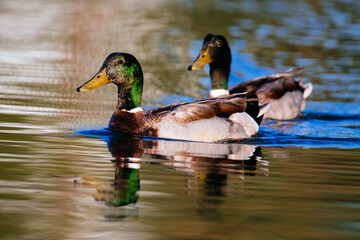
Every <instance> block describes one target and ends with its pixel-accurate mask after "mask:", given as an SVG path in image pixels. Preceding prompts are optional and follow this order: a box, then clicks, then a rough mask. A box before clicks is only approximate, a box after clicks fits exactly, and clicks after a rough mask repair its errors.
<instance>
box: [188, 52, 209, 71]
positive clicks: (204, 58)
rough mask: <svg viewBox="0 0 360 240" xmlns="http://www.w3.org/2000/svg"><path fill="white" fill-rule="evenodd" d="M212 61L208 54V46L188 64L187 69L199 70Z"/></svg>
mask: <svg viewBox="0 0 360 240" xmlns="http://www.w3.org/2000/svg"><path fill="white" fill-rule="evenodd" d="M212 61H213V59H212V58H211V56H210V52H209V48H207V49H206V50H203V51H200V55H199V56H198V57H197V58H196V59H195V60H194V61H193V62H192V63H191V64H190V65H189V66H187V70H189V71H191V70H200V69H202V68H203V67H205V66H206V64H209V63H211V62H212Z"/></svg>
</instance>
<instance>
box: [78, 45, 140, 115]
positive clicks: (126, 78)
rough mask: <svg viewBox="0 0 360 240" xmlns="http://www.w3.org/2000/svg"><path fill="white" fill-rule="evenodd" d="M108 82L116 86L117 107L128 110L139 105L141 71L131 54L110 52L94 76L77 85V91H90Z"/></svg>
mask: <svg viewBox="0 0 360 240" xmlns="http://www.w3.org/2000/svg"><path fill="white" fill-rule="evenodd" d="M108 83H114V84H115V85H117V86H118V92H119V104H118V108H120V109H127V110H130V109H133V108H136V107H140V106H141V96H142V90H143V73H142V69H141V66H140V63H139V62H138V61H137V59H136V58H135V57H134V56H133V55H131V54H129V53H119V52H115V53H111V54H110V55H109V56H108V57H107V58H106V59H105V61H104V63H103V65H102V67H101V68H100V70H99V71H98V72H97V73H96V74H95V76H94V77H92V78H91V79H90V80H89V81H87V82H85V83H84V84H83V85H81V86H80V87H78V88H77V91H78V92H81V91H90V90H93V89H95V88H98V87H101V86H103V85H105V84H108Z"/></svg>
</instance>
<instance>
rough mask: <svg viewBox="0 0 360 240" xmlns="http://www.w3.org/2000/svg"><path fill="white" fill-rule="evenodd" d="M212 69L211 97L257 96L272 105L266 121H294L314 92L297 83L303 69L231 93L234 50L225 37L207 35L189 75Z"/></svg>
mask: <svg viewBox="0 0 360 240" xmlns="http://www.w3.org/2000/svg"><path fill="white" fill-rule="evenodd" d="M207 64H209V65H210V78H211V91H210V94H209V97H219V96H226V95H228V94H234V93H241V92H248V93H255V94H256V95H257V96H258V98H259V99H261V100H264V101H269V102H271V108H270V109H269V111H267V112H266V114H265V115H264V118H272V119H278V120H288V119H293V118H295V117H296V116H298V115H299V114H300V113H301V112H302V111H303V110H304V108H305V99H306V98H307V97H308V96H309V95H310V94H311V92H312V84H311V83H307V84H303V82H302V80H300V81H296V80H295V79H294V77H293V73H295V72H298V71H300V70H302V69H301V68H295V69H290V70H288V71H286V72H282V73H277V74H273V75H269V76H263V77H258V78H255V79H251V80H248V81H246V82H243V83H238V84H236V85H235V86H232V87H231V88H229V89H228V79H229V75H230V65H231V50H230V47H229V44H228V42H227V40H226V38H225V37H224V36H222V35H214V34H208V35H206V37H205V38H204V41H203V45H202V48H201V50H200V54H199V56H198V57H197V58H196V59H195V60H194V61H193V62H192V63H191V64H190V65H188V67H187V69H188V70H189V71H192V70H199V69H202V68H203V67H204V66H206V65H207Z"/></svg>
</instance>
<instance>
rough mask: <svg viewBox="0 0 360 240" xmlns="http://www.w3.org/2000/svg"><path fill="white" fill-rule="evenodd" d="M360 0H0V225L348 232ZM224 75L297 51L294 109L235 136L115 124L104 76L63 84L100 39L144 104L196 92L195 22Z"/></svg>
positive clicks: (81, 230)
mask: <svg viewBox="0 0 360 240" xmlns="http://www.w3.org/2000/svg"><path fill="white" fill-rule="evenodd" d="M359 10H360V3H359V1H356V0H347V1H345V0H343V1H335V0H329V1H311V0H308V1H305V0H299V1H285V0H279V1H268V0H257V1H250V0H244V1H215V0H213V1H200V0H198V1H196V0H193V1H192V0H190V1H165V0H162V1H161V0H155V1H140V0H134V1H115V0H114V1H111V0H110V1H106V2H105V3H103V2H97V1H72V0H66V1H50V2H49V1H42V0H35V1H21V0H16V1H8V0H4V1H1V2H0V29H1V33H2V34H1V35H0V136H1V138H0V142H1V144H0V149H1V151H0V239H60V238H61V239H99V238H100V239H357V238H359V237H360V224H359V216H360V204H359V203H360V188H359V180H360V175H359V173H360V162H359V159H360V157H359V149H360V140H359V133H360V130H359V126H360V104H359V100H360V99H359V96H360V94H359V93H360V81H359V79H360V68H359V64H358V61H359V56H360V45H359V42H360V41H359V40H360V31H359V30H360V22H359V21H360V19H359V17H358V12H359ZM210 32H211V33H219V34H223V35H225V36H226V37H227V38H228V40H229V43H230V46H231V49H232V53H233V64H232V71H231V77H230V83H229V85H230V86H231V85H234V84H235V83H237V82H240V81H244V80H247V79H250V78H252V77H257V76H260V75H266V74H271V73H274V72H277V71H283V70H286V69H287V68H291V67H295V66H305V67H306V68H305V71H303V72H302V73H301V74H300V75H299V78H304V79H305V81H311V82H312V83H313V84H314V91H313V94H312V95H311V96H310V99H309V101H308V103H307V107H306V110H305V111H304V113H303V115H302V116H300V117H298V118H297V119H295V120H291V121H268V122H264V124H263V125H262V126H261V128H260V131H259V134H258V135H257V136H255V137H253V138H251V139H248V140H246V141H242V142H240V143H217V144H215V143H213V144H208V143H194V142H186V141H169V140H164V139H160V140H159V139H152V138H135V137H129V136H121V135H114V134H112V133H110V132H108V131H107V130H104V129H103V128H104V127H106V125H107V123H108V121H109V118H110V116H111V114H112V112H113V110H114V107H115V105H116V89H115V87H114V86H105V87H103V88H100V89H98V90H96V91H92V92H88V93H81V94H79V93H77V92H76V91H75V89H76V87H77V86H78V85H79V84H81V83H83V82H84V81H85V80H87V79H88V78H89V77H91V76H93V74H94V73H95V72H96V71H97V70H98V68H99V67H100V65H101V64H102V61H103V60H104V58H105V57H106V56H107V55H108V54H109V53H110V52H113V51H124V52H130V53H132V54H133V55H135V56H136V57H137V58H138V59H139V61H140V63H141V65H142V67H143V71H144V73H145V89H144V96H143V101H144V108H145V109H149V108H151V107H153V106H158V105H163V104H168V103H173V102H178V101H187V100H192V99H197V98H202V97H205V96H206V95H207V92H208V89H209V84H210V81H209V77H208V73H207V72H208V69H205V71H199V72H188V71H186V70H185V67H186V65H187V64H188V63H190V61H191V60H192V59H193V58H194V57H195V56H196V54H197V53H198V50H199V48H200V46H201V42H202V39H203V37H204V36H205V35H206V34H207V33H210Z"/></svg>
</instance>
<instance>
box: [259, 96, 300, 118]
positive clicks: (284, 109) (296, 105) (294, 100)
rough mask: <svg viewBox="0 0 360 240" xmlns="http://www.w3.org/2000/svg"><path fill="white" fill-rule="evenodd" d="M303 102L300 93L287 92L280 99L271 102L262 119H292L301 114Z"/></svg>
mask: <svg viewBox="0 0 360 240" xmlns="http://www.w3.org/2000/svg"><path fill="white" fill-rule="evenodd" d="M303 102H305V100H304V98H303V94H302V92H300V91H292V92H287V93H285V94H284V96H282V97H281V98H280V99H278V100H275V101H271V107H270V109H269V110H268V111H267V112H266V113H265V115H264V118H273V119H279V120H287V119H293V118H295V117H296V116H297V115H299V114H300V113H301V106H302V105H303V104H304V103H303Z"/></svg>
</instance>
